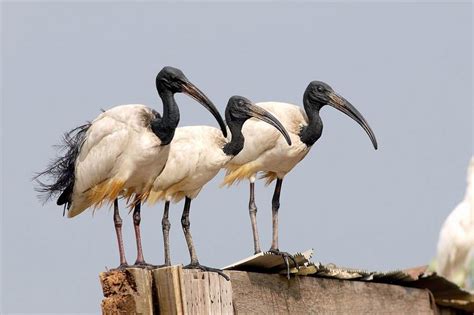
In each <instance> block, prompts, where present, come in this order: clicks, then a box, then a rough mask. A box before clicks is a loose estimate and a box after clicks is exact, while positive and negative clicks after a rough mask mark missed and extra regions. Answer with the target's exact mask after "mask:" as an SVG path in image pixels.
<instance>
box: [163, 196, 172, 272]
mask: <svg viewBox="0 0 474 315" xmlns="http://www.w3.org/2000/svg"><path fill="white" fill-rule="evenodd" d="M169 210H170V202H169V201H166V202H165V210H164V212H163V219H162V220H161V227H162V230H163V244H164V249H165V266H171V258H170V228H171V224H170V221H169V220H168V214H169Z"/></svg>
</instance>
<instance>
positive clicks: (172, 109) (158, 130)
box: [151, 86, 179, 145]
mask: <svg viewBox="0 0 474 315" xmlns="http://www.w3.org/2000/svg"><path fill="white" fill-rule="evenodd" d="M157 88H158V94H159V95H160V98H161V100H162V102H163V116H162V117H156V118H155V119H154V120H152V121H151V130H152V131H153V132H154V133H155V135H156V136H157V137H158V138H160V140H161V145H167V144H170V142H171V140H173V137H174V132H175V130H176V127H177V126H178V123H179V108H178V105H177V104H176V101H175V99H174V94H173V93H172V92H170V91H169V90H168V89H165V88H161V87H160V86H157Z"/></svg>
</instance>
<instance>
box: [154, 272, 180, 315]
mask: <svg viewBox="0 0 474 315" xmlns="http://www.w3.org/2000/svg"><path fill="white" fill-rule="evenodd" d="M181 272H182V269H181V267H180V266H171V267H164V268H159V269H155V270H153V271H152V274H153V285H154V287H155V292H156V294H157V296H155V299H154V300H155V303H157V304H158V307H159V310H160V313H161V314H178V315H181V314H185V313H184V310H183V297H182V294H181V278H182V275H181Z"/></svg>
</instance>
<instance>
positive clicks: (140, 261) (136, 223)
mask: <svg viewBox="0 0 474 315" xmlns="http://www.w3.org/2000/svg"><path fill="white" fill-rule="evenodd" d="M140 210H141V200H137V202H136V204H135V209H134V210H133V227H134V229H135V238H136V240H137V260H136V261H135V264H134V266H135V267H143V268H153V267H155V266H154V265H151V264H147V263H146V262H145V259H144V258H143V249H142V238H141V235H140V221H141V216H140Z"/></svg>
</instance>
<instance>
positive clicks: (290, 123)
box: [228, 102, 310, 178]
mask: <svg viewBox="0 0 474 315" xmlns="http://www.w3.org/2000/svg"><path fill="white" fill-rule="evenodd" d="M256 105H258V106H260V107H262V108H264V109H266V110H267V111H269V112H270V113H271V114H273V115H274V116H275V117H276V118H277V119H278V120H279V121H280V122H281V124H282V125H283V126H284V127H285V129H286V131H287V132H288V134H289V135H290V138H291V141H292V145H291V146H288V144H287V143H286V141H285V139H284V138H283V136H282V135H281V133H279V132H278V130H276V129H275V128H273V127H272V126H270V125H268V124H267V123H265V122H262V121H260V120H257V119H255V118H252V119H250V120H249V121H247V123H246V124H245V125H244V127H243V128H242V133H243V135H244V137H245V145H244V149H243V150H242V151H241V152H240V153H239V154H238V155H237V156H236V157H235V158H234V159H232V161H230V162H229V164H228V165H229V166H230V167H233V168H236V167H238V166H242V165H245V164H247V163H252V166H253V167H252V169H253V170H254V171H255V173H256V172H260V171H263V172H274V173H276V174H277V176H278V177H279V178H283V177H284V176H285V175H286V174H287V173H288V172H289V171H291V170H292V169H293V167H295V165H296V164H298V162H299V161H301V160H302V159H303V158H304V157H305V156H306V154H308V152H309V150H310V148H309V147H308V146H306V144H304V143H303V142H301V139H300V137H299V133H300V130H301V128H302V127H303V126H305V125H307V124H308V118H307V116H306V113H305V112H304V110H303V109H302V108H301V107H299V106H297V105H293V104H288V103H279V102H263V103H257V104H256ZM255 173H254V174H253V175H252V174H248V175H249V176H248V177H249V178H251V177H252V176H253V177H254V176H255Z"/></svg>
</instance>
